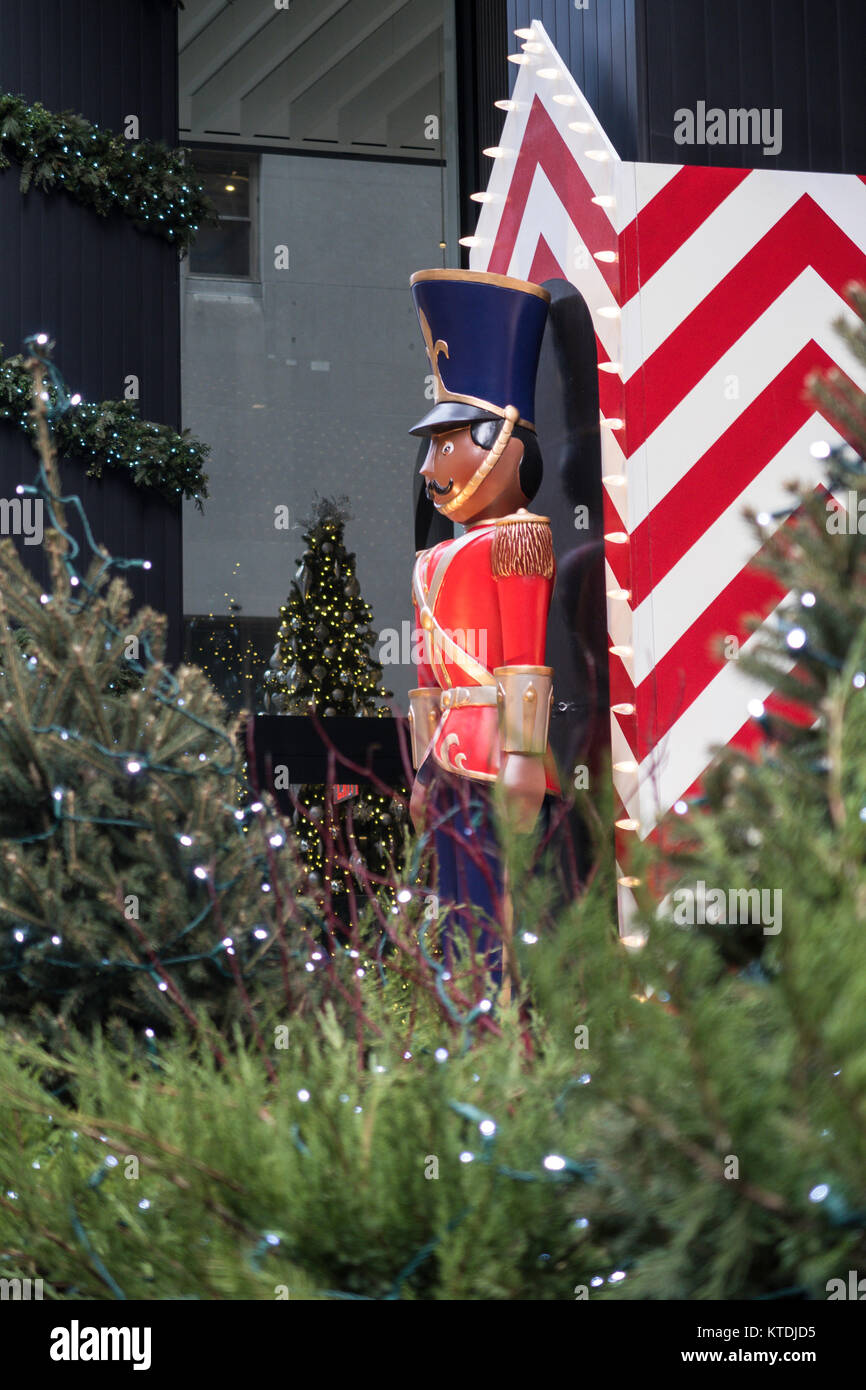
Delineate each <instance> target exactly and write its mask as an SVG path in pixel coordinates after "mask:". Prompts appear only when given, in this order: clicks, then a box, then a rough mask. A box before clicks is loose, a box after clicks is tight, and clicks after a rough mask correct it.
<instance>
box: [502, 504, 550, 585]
mask: <svg viewBox="0 0 866 1390" xmlns="http://www.w3.org/2000/svg"><path fill="white" fill-rule="evenodd" d="M491 566H492V569H493V578H494V579H506V578H508V577H509V576H510V575H513V574H530V575H540V576H541V577H542V578H544V579H552V578H553V536H552V535H551V531H550V520H549V518H548V517H546V516H535V515H534V513H532V512H528V511H526V510H525V508H523V507H521V509H520V511H519V512H514V513H512V515H511V516H501V517H497V519H496V530H495V531H494V533H493V552H492V555H491Z"/></svg>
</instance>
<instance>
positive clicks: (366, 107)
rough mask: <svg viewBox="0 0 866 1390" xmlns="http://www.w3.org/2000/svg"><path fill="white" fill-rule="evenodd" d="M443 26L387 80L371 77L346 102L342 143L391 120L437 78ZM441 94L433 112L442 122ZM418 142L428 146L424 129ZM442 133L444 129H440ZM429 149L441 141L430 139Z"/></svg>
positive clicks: (341, 117) (393, 67) (403, 59)
mask: <svg viewBox="0 0 866 1390" xmlns="http://www.w3.org/2000/svg"><path fill="white" fill-rule="evenodd" d="M441 63H442V26H441V25H440V26H439V28H438V29H436V30H435V31H434V32H433V33H431V34H428V35H427V36H426V37H425V38H423V39H422V40H421V42H420V43H418V44H416V45H415V47H414V48H413V49H411V50H410V51H409V52H408V53H406V54H405V55H403V56H401V57H400V58H398V59H397V60H396V61H395V62H394V63H393V64H392V65H391V67H390V68H389V69H388V70H387V72H385V73H384V74H383V80H382V81H377V80H375V79H373V80H371V81H370V82H369V83H368V85H367V87H366V88H365V89H364V90H363V91H361V92H359V93H358V95H357V96H355V97H353V98H352V99H351V101H348V102H346V103H345V105H342V106H341V107H340V110H339V114H338V120H337V130H338V137H339V139H340V142H341V143H349V142H350V141H352V140H357V139H358V138H359V136H362V135H365V134H366V133H367V132H368V131H369V129H370V127H371V126H372V125H373V124H374V123H376V122H377V121H384V122H387V121H388V118H389V117H390V116H391V114H392V113H393V112H394V111H396V110H397V109H398V108H399V107H401V106H403V105H405V104H406V103H407V102H409V101H410V100H411V98H412V97H413V96H415V95H416V94H417V93H418V92H419V91H421V89H422V88H424V87H426V86H428V85H429V83H430V82H431V81H435V80H436V79H437V77H438V75H439V73H440V71H441ZM440 107H441V95H440V96H437V100H436V105H435V107H434V108H433V110H432V114H433V115H435V116H437V117H438V118H439V122H440V126H441V123H442V111H441V110H440ZM417 134H418V138H417V140H415V141H413V143H414V144H415V145H418V146H422V147H423V146H424V144H425V140H424V131H423V129H419V130H418V132H417ZM440 134H441V131H440ZM426 143H427V144H428V148H437V149H438V145H439V141H438V140H437V141H435V142H434V141H428V142H426Z"/></svg>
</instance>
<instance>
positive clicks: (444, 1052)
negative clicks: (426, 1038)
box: [433, 1047, 448, 1062]
mask: <svg viewBox="0 0 866 1390" xmlns="http://www.w3.org/2000/svg"><path fill="white" fill-rule="evenodd" d="M433 1056H434V1057H435V1058H436V1061H437V1062H447V1061H448V1049H447V1047H437V1049H436V1051H435V1052H434V1054H433Z"/></svg>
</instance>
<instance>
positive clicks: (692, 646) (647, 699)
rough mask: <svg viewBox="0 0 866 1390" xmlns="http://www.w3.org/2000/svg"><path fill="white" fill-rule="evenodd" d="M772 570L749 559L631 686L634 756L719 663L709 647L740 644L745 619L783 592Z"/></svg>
mask: <svg viewBox="0 0 866 1390" xmlns="http://www.w3.org/2000/svg"><path fill="white" fill-rule="evenodd" d="M783 592H784V591H783V589H782V588H781V586H780V585H779V584H778V583H777V581H776V580H775V579H773V578H772V576H770V575H768V574H766V573H762V572H761V571H760V570H759V569H757V568H756V567H755V566H754V562H753V561H750V562H749V564H748V565H746V566H745V567H744V568H743V569H742V570H741V571H740V573H739V574H738V575H737V576H736V577H735V578H734V579H732V580H731V582H730V584H728V585H726V587H725V588H724V589H723V590H722V592H721V593H720V594H719V596H718V598H716V599H715V600H714V602H713V603H711V604H710V605H709V607H707V608H705V609H704V611H703V612H702V613H701V614H700V615H699V617H697V618H696V619H695V621H694V622H693V623H692V625H691V627H690V628H688V629H687V630H686V632H684V633H683V635H682V637H681V638H680V639H679V641H678V642H675V643H674V645H673V646H672V647H671V649H670V650H669V651H667V652H666V653H665V655H664V656H663V657H661V658H660V659H659V660H658V661H657V662H656V664H655V666H654V667H653V669H652V671H650V673H649V674H648V675H647V676H646V677H645V679H644V680H643V681H641V683H640V685H639V686H638V688H637V693H636V697H635V703H636V705H637V726H638V744H637V746H638V760H639V761H643V759H644V758H645V757H646V756H647V754H648V753H649V752H650V751H651V750H652V748H653V747H654V746H655V745H656V744H657V743H658V741H659V739H661V738H662V737H663V736H664V735H665V734H666V733H667V732H668V731H669V730H670V729H671V728H672V727H673V725H674V724H675V723H676V721H677V720H678V719H679V718H680V717H681V716H682V715H683V714H684V713H685V711H686V710H687V709H688V707H689V705H691V704H692V702H693V701H694V700H696V699H697V698H698V696H699V695H700V694H701V693H702V692H703V691H704V690H705V689H706V687H707V686H708V685H709V683H710V681H711V680H712V679H713V677H714V676H716V675H718V673H719V671H720V670H721V669H722V667H723V666H724V665H725V661H724V659H723V658H720V657H719V656H718V654H717V653H716V651H715V650H714V647H715V645H716V643H717V642H719V641H720V640H721V639H722V638H724V637H728V636H733V637H736V638H737V640H738V641H739V642H740V643H741V644H742V643H743V642H745V640H746V638H747V637H748V636H749V632H750V629H749V626H748V622H747V619H748V618H749V617H750V616H752V617H758V618H760V619H761V621H763V620H764V619H765V618H767V617H768V616H769V614H770V613H772V611H773V609H774V608H775V607H776V605H777V604H778V602H779V600H780V599H781V598H782V597H783Z"/></svg>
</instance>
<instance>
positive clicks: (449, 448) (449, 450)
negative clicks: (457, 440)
mask: <svg viewBox="0 0 866 1390" xmlns="http://www.w3.org/2000/svg"><path fill="white" fill-rule="evenodd" d="M442 452H443V454H453V453H454V443H453V441H452V440H450V439H449V440H448V442H447V444H443V445H442Z"/></svg>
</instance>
